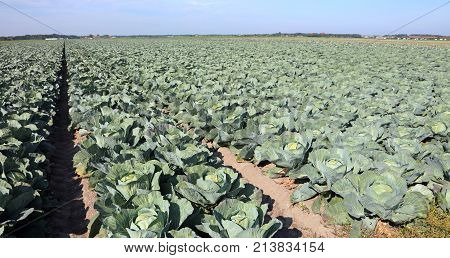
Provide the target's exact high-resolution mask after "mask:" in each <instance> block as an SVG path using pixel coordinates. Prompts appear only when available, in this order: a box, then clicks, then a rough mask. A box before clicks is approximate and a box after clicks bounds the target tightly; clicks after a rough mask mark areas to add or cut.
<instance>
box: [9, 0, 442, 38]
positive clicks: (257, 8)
mask: <svg viewBox="0 0 450 258" xmlns="http://www.w3.org/2000/svg"><path fill="white" fill-rule="evenodd" d="M3 1H4V2H6V3H9V4H11V5H13V6H15V7H17V8H19V9H20V10H22V11H24V12H26V13H28V14H30V15H32V16H34V17H36V18H37V19H39V20H41V21H43V22H45V23H47V24H49V25H50V26H52V27H54V28H56V29H58V30H59V31H61V32H63V33H65V34H76V35H85V34H110V35H137V34H241V33H242V34H248V33H276V32H326V33H359V34H386V33H388V32H390V31H392V30H393V29H395V28H397V27H399V26H401V25H403V24H405V23H406V22H408V21H410V20H412V19H414V18H416V17H418V16H420V15H421V14H424V13H425V12H427V11H429V10H431V9H433V8H435V7H437V6H439V5H441V4H443V3H444V2H445V0H421V1H419V0H397V1H392V0H367V1H363V0H360V1H356V0H342V1H333V0H272V1H265V0H259V1H258V0H240V1H239V0H130V1H119V0H73V1H69V0H3ZM47 33H52V31H51V30H49V29H48V28H45V27H43V26H42V25H39V24H37V23H35V22H33V21H31V20H30V19H28V18H26V17H24V16H21V15H20V14H18V13H16V12H14V11H13V10H11V9H8V8H6V7H5V6H3V5H1V4H0V35H1V36H5V35H23V34H47ZM398 33H430V34H445V35H450V4H449V5H447V6H445V7H443V8H441V9H440V10H437V11H436V12H434V13H432V14H430V15H429V16H426V17H424V18H423V19H421V20H419V21H417V22H415V23H413V24H411V25H409V26H408V27H406V28H404V29H403V30H401V31H399V32H398Z"/></svg>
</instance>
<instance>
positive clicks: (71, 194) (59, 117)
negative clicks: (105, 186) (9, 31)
mask: <svg viewBox="0 0 450 258" xmlns="http://www.w3.org/2000/svg"><path fill="white" fill-rule="evenodd" d="M67 76H68V73H67V62H66V58H65V49H63V56H62V62H61V70H60V72H59V74H58V81H57V82H58V85H59V87H60V88H59V89H60V92H59V98H58V100H57V103H56V115H55V117H54V118H53V127H52V133H51V135H50V141H51V142H52V144H53V145H54V147H55V148H56V149H55V152H54V154H53V155H52V157H50V171H49V178H48V181H49V189H50V191H51V193H52V196H53V197H54V198H55V199H56V202H57V204H56V205H55V206H57V208H56V210H55V211H54V212H52V213H51V214H50V215H49V218H48V223H47V225H48V227H47V234H48V236H49V237H87V225H88V223H89V219H90V218H91V217H92V216H93V212H94V211H93V203H94V201H95V193H94V192H92V191H91V190H90V189H89V184H88V182H87V179H82V178H80V177H79V176H78V175H77V174H76V173H75V169H74V167H73V156H74V155H75V153H76V152H77V148H76V146H75V145H74V142H73V133H72V132H71V131H70V130H69V126H70V122H71V121H70V115H69V104H68V102H69V96H68V87H69V86H68V83H67Z"/></svg>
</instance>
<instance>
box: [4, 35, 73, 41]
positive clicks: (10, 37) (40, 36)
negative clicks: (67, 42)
mask: <svg viewBox="0 0 450 258" xmlns="http://www.w3.org/2000/svg"><path fill="white" fill-rule="evenodd" d="M47 38H66V39H78V38H80V36H75V35H59V34H35V35H24V36H7V37H0V40H39V39H41V40H42V39H47Z"/></svg>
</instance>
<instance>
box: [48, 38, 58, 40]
mask: <svg viewBox="0 0 450 258" xmlns="http://www.w3.org/2000/svg"><path fill="white" fill-rule="evenodd" d="M45 40H58V38H46V39H45Z"/></svg>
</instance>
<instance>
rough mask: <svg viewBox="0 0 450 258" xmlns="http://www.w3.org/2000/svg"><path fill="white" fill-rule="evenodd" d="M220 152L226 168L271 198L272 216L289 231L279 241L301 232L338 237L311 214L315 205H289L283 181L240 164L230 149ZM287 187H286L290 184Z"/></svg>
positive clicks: (334, 229) (250, 164) (315, 215)
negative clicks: (311, 208)
mask: <svg viewBox="0 0 450 258" xmlns="http://www.w3.org/2000/svg"><path fill="white" fill-rule="evenodd" d="M218 152H219V153H220V154H221V155H222V160H223V162H224V164H225V165H227V166H231V167H232V168H234V169H235V170H237V171H238V172H239V173H240V174H241V175H242V177H243V178H244V179H245V180H247V181H248V182H249V183H251V184H252V185H254V186H256V187H258V188H259V189H261V190H262V192H263V194H264V195H267V196H268V197H270V199H271V201H272V210H271V211H270V213H269V215H270V216H271V217H277V218H279V219H280V220H282V221H283V222H284V224H285V226H286V224H287V225H288V228H284V230H282V232H281V234H280V235H278V236H279V237H292V236H293V235H292V234H291V233H292V230H295V229H298V230H299V231H300V232H301V233H300V235H298V236H302V237H336V236H337V235H336V228H335V227H333V226H329V225H326V223H325V222H324V220H323V219H322V217H321V216H320V215H317V214H313V213H312V212H309V210H307V209H310V207H311V204H312V201H307V202H303V203H302V204H300V206H302V207H306V208H307V209H302V208H300V207H297V206H295V207H294V206H293V205H292V204H291V201H290V196H291V193H292V191H293V190H292V189H290V188H291V187H289V186H288V187H285V186H284V185H285V183H283V181H281V184H280V183H277V181H278V182H280V180H277V181H276V180H273V179H270V178H269V177H267V176H265V175H264V174H263V173H262V170H261V168H259V167H257V166H256V165H254V164H252V163H250V162H242V163H239V162H237V160H236V156H235V155H234V154H233V153H232V152H231V150H230V149H228V148H219V150H218ZM291 183H292V182H290V183H287V185H289V184H291Z"/></svg>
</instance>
